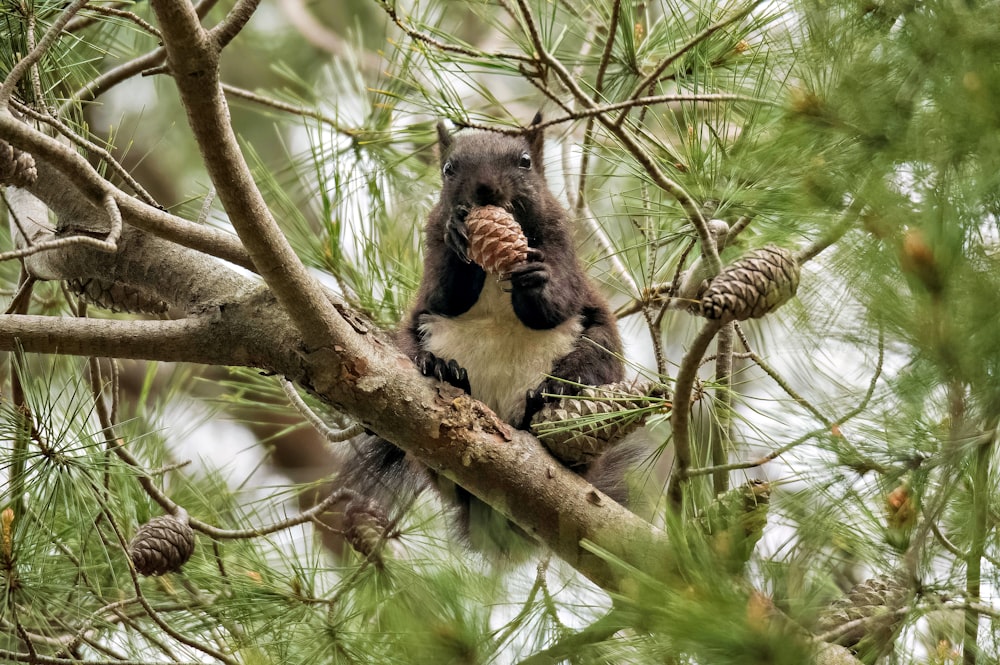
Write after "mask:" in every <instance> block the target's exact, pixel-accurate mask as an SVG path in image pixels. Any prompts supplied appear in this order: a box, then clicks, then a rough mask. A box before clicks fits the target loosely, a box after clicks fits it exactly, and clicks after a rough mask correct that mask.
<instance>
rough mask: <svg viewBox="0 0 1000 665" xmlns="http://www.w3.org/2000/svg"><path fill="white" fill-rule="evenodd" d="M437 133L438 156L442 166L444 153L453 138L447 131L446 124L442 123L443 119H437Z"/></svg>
mask: <svg viewBox="0 0 1000 665" xmlns="http://www.w3.org/2000/svg"><path fill="white" fill-rule="evenodd" d="M437 133H438V158H439V159H440V160H441V165H442V166H444V155H445V153H447V152H448V148H449V147H450V146H451V143H452V141H454V140H455V138H454V137H453V136H452V135H451V132H449V131H448V127H447V125H445V124H444V120H438V124H437Z"/></svg>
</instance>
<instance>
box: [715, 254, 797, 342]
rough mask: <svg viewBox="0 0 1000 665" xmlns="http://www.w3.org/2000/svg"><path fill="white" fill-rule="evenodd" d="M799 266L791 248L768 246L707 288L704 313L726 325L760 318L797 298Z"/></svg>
mask: <svg viewBox="0 0 1000 665" xmlns="http://www.w3.org/2000/svg"><path fill="white" fill-rule="evenodd" d="M799 272H800V269H799V265H798V262H797V261H796V260H795V257H794V256H792V253H791V252H789V251H788V250H787V249H784V248H782V247H778V246H776V245H767V246H766V247H762V248H760V249H758V250H754V251H753V252H750V253H749V254H747V255H746V256H744V257H742V258H740V259H739V260H737V261H735V262H734V263H731V264H730V265H728V266H726V267H725V268H723V269H722V272H720V273H719V274H718V275H716V277H715V279H713V280H712V281H711V282H710V283H709V284H708V286H707V288H706V289H705V292H704V295H703V296H702V299H701V312H702V314H703V315H704V316H705V317H706V318H709V319H720V320H722V321H723V322H726V323H728V322H729V321H733V320H736V321H745V320H747V319H757V318H760V317H762V316H764V315H765V314H767V313H768V312H772V311H774V310H776V309H778V307H780V306H781V305H783V304H784V303H786V302H787V301H789V300H791V299H792V297H793V296H794V295H795V291H796V289H798V286H799Z"/></svg>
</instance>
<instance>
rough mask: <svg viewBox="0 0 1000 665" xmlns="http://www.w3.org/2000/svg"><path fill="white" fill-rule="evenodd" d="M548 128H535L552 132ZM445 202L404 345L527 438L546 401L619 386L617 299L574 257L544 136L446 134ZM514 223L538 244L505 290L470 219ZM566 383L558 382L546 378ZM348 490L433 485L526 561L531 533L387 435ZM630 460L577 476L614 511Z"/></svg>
mask: <svg viewBox="0 0 1000 665" xmlns="http://www.w3.org/2000/svg"><path fill="white" fill-rule="evenodd" d="M540 120H541V118H540V116H536V118H535V121H534V122H533V123H532V125H535V124H537V123H538V122H540ZM438 138H439V149H440V159H441V173H442V179H443V184H442V190H441V196H440V200H439V201H438V203H437V205H436V206H435V207H434V209H433V210H432V211H431V213H430V216H429V218H428V221H427V225H426V229H425V230H426V237H425V246H424V273H423V279H422V281H421V284H420V288H419V290H418V292H417V297H416V302H415V304H414V306H413V309H412V310H411V311H410V313H409V315H408V316H407V317H406V319H405V320H404V321H403V325H402V327H401V329H400V330H399V332H398V335H397V342H398V344H399V346H400V348H401V349H402V350H403V352H404V353H406V355H408V356H409V357H410V358H412V359H413V360H414V362H415V363H416V364H417V366H418V368H419V369H420V371H421V372H422V373H423V374H424V375H426V376H430V377H435V378H437V379H439V380H442V381H447V382H449V383H451V384H452V385H454V386H456V387H459V388H461V389H463V390H465V391H467V392H469V393H470V394H471V395H472V396H473V397H476V398H477V399H480V400H482V401H484V402H485V403H486V404H487V405H488V406H490V407H491V408H492V409H493V410H494V411H496V412H497V413H498V415H500V417H501V418H504V419H505V420H507V421H508V422H509V423H510V424H512V425H515V426H518V427H526V426H527V423H528V422H529V421H530V419H531V416H532V415H533V414H534V413H535V412H536V411H537V410H538V409H540V408H541V406H542V405H543V403H544V400H545V399H546V398H544V397H542V393H550V394H569V393H573V392H575V389H574V386H573V385H571V384H568V383H565V382H562V381H560V380H559V379H566V380H568V381H572V382H575V383H580V384H588V385H599V384H605V383H612V382H614V381H620V380H621V379H622V378H623V375H624V369H623V365H622V361H621V340H620V338H619V335H618V330H617V327H616V324H615V319H614V317H613V315H612V313H611V311H610V309H609V307H608V304H607V302H606V301H605V300H604V298H603V297H602V296H601V295H600V294H599V293H598V292H597V291H596V290H595V289H594V287H593V286H592V285H591V283H590V281H589V280H588V278H587V276H586V274H585V273H584V271H583V268H582V267H581V265H580V263H579V261H578V259H577V256H576V252H575V250H574V246H573V238H572V232H571V225H570V221H569V219H568V216H567V213H566V211H565V210H564V209H563V208H562V206H561V205H560V204H559V203H558V201H557V200H556V199H555V197H554V196H553V195H552V193H551V192H550V191H549V189H548V186H547V184H546V181H545V177H544V173H543V169H542V164H543V155H542V147H543V139H544V137H543V132H542V130H541V129H537V128H534V127H529V129H528V130H527V131H526V132H525V133H524V135H523V136H507V135H503V134H499V133H494V132H484V131H464V132H460V133H458V134H457V135H455V136H453V135H452V134H450V133H449V132H448V131H447V129H445V127H444V126H443V125H440V124H439V126H438ZM484 205H495V206H500V207H503V208H505V209H507V210H508V211H509V212H511V213H512V214H513V216H514V218H515V219H516V220H517V222H518V223H519V224H520V225H521V228H522V230H523V232H524V234H525V236H526V237H527V240H528V245H529V253H528V257H527V260H526V261H524V262H522V263H521V264H519V265H517V266H515V267H514V268H513V269H512V270H511V272H510V274H509V275H504V276H503V278H504V279H503V281H502V282H497V281H496V280H495V279H494V278H493V277H488V276H487V274H486V273H485V272H484V271H483V269H482V268H480V267H479V266H478V265H476V264H474V263H472V262H470V261H469V259H468V232H467V228H466V225H465V217H466V215H467V213H468V212H469V210H470V209H471V208H473V207H476V206H484ZM546 375H548V376H551V377H555V378H547V376H546ZM354 443H355V445H354V452H355V454H354V455H353V456H352V458H351V459H349V460H348V462H347V463H346V465H345V468H344V470H343V472H342V478H343V482H344V483H345V484H347V485H349V486H351V487H354V488H356V489H358V490H359V491H361V492H363V493H365V494H368V495H371V496H373V497H374V498H377V499H379V500H382V501H383V502H386V503H389V504H390V505H395V506H405V505H406V503H407V502H408V499H409V498H411V497H413V496H414V495H415V493H416V492H418V491H419V490H420V489H422V488H423V487H425V486H426V485H427V484H429V482H428V481H433V482H434V484H436V485H437V487H438V489H439V490H441V493H442V496H443V498H445V499H446V500H449V501H452V502H454V503H455V504H456V505H457V507H458V509H459V524H460V528H461V530H462V531H463V532H464V533H465V535H466V537H467V539H468V541H469V542H470V544H471V545H472V546H473V547H475V548H476V549H482V550H492V551H494V552H496V551H497V550H499V552H500V553H503V554H507V555H516V553H518V552H521V551H524V550H525V548H524V546H525V545H526V544H528V539H527V537H526V536H525V534H523V532H522V531H520V529H518V528H517V527H516V526H514V525H512V524H510V523H509V522H508V521H507V520H506V519H504V518H502V517H501V516H499V514H498V513H496V512H494V511H493V510H492V509H491V508H489V506H486V505H485V504H483V503H482V502H481V501H479V499H477V498H476V497H474V496H472V495H471V494H470V493H469V492H467V491H466V490H464V489H463V488H461V487H458V486H454V485H453V484H451V483H447V482H444V479H442V478H438V477H436V474H432V473H431V472H429V470H427V469H426V468H425V467H423V466H422V465H420V464H419V463H417V462H414V461H412V460H410V459H409V458H408V457H407V456H406V454H405V453H404V452H403V451H402V450H400V449H399V448H397V447H396V446H394V445H393V444H391V443H389V442H387V441H385V440H383V439H380V438H378V437H375V436H368V437H363V438H362V439H360V440H356V441H355V442H354ZM630 460H631V458H630V456H629V454H628V453H624V452H617V451H615V450H612V451H611V452H609V453H607V454H606V455H605V456H604V457H603V458H601V459H599V460H598V461H597V462H595V463H594V464H592V465H591V467H592V468H589V469H577V471H578V472H580V473H582V474H584V475H585V476H586V477H587V478H588V479H590V480H591V482H593V483H594V484H595V485H597V486H598V487H599V488H600V489H602V490H603V491H605V492H606V493H608V494H609V495H611V496H612V497H613V498H615V499H617V500H620V501H624V500H626V499H627V496H626V492H625V489H624V482H623V478H624V473H625V470H626V469H625V467H626V466H627V464H628V462H629V461H630Z"/></svg>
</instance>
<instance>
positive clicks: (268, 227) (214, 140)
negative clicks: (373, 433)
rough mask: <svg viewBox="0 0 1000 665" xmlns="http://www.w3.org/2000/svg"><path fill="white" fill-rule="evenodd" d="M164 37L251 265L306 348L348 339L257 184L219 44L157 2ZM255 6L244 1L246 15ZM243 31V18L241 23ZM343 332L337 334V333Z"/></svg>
mask: <svg viewBox="0 0 1000 665" xmlns="http://www.w3.org/2000/svg"><path fill="white" fill-rule="evenodd" d="M151 5H152V7H153V11H154V12H155V13H156V16H157V18H158V19H159V22H160V28H161V30H162V31H163V41H164V46H165V47H166V49H167V63H168V64H169V66H170V70H171V73H172V74H173V76H174V81H175V82H176V84H177V89H178V91H179V92H180V95H181V103H182V104H183V105H184V108H185V110H186V111H187V116H188V124H189V126H190V127H191V130H192V132H193V134H194V137H195V140H196V141H197V143H198V147H199V150H200V152H201V155H202V158H203V160H204V163H205V167H206V169H207V171H208V174H209V177H211V179H212V182H213V184H214V185H215V188H216V191H217V192H218V195H219V199H220V200H221V201H222V204H223V207H224V208H225V209H226V212H227V213H228V214H229V219H230V222H231V223H232V225H233V227H234V228H235V229H236V232H237V234H238V235H239V237H240V240H241V241H242V242H243V246H244V247H245V248H246V250H247V252H248V253H249V254H250V258H251V260H252V261H253V264H254V266H255V267H256V268H257V271H258V272H259V273H260V275H261V277H263V278H264V281H265V282H266V283H267V285H268V287H269V288H270V289H271V291H272V292H273V293H274V295H275V296H276V297H277V298H278V301H279V302H280V303H281V304H282V306H283V307H284V308H285V311H287V312H288V313H289V315H290V316H291V317H292V319H293V321H295V324H296V326H297V327H298V328H299V330H301V332H302V335H303V338H304V341H305V343H306V345H307V346H308V347H309V348H312V349H318V348H322V347H323V346H325V345H326V344H327V343H328V342H329V340H330V339H331V338H336V337H343V336H344V332H345V331H346V330H347V329H348V328H349V326H348V324H347V322H346V321H344V320H343V319H342V318H341V317H340V316H338V314H337V313H336V311H335V310H334V309H333V307H332V306H331V303H330V301H329V299H328V298H327V296H326V294H325V293H324V292H323V290H322V289H321V288H320V286H319V284H318V283H317V282H316V280H315V279H314V278H313V277H312V276H311V275H310V274H309V273H308V272H307V271H306V269H305V266H303V265H302V262H301V261H300V260H299V259H298V257H297V256H296V255H295V253H294V252H293V251H292V247H291V245H290V244H289V243H288V240H287V239H286V238H285V236H284V235H283V234H282V233H281V230H280V229H279V227H278V224H277V222H276V221H275V220H274V218H273V217H272V216H271V213H270V211H269V210H268V208H267V205H266V203H265V202H264V198H263V196H262V195H261V193H260V190H259V189H258V188H257V186H256V184H255V183H254V180H253V176H252V174H251V173H250V168H249V166H248V165H247V163H246V160H245V159H244V157H243V154H242V152H241V151H240V148H239V144H238V142H237V140H236V135H235V133H234V132H233V129H232V127H231V126H230V124H229V109H228V106H227V104H226V99H225V94H224V93H223V91H222V86H221V83H220V80H219V57H220V54H221V46H220V44H219V43H218V42H217V40H215V39H213V38H212V34H211V33H209V32H208V31H206V30H204V29H203V28H202V26H201V23H200V21H199V19H198V16H197V14H196V13H195V12H194V10H193V8H192V7H191V6H190V5H187V4H186V3H177V2H173V1H172V0H152V2H151ZM252 6H253V3H252V2H250V3H245V2H244V3H240V4H239V6H238V9H240V10H241V11H246V10H247V9H249V8H250V7H252ZM233 20H234V25H239V24H240V21H241V20H242V19H241V18H239V17H238V18H236V19H233ZM338 333H339V334H338Z"/></svg>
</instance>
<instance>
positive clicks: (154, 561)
mask: <svg viewBox="0 0 1000 665" xmlns="http://www.w3.org/2000/svg"><path fill="white" fill-rule="evenodd" d="M193 552H194V531H192V530H191V527H190V525H188V520H187V515H186V514H183V515H181V516H179V517H175V516H174V515H161V516H159V517H154V518H153V519H151V520H149V521H148V522H146V523H145V524H143V525H142V526H140V527H139V530H138V531H137V532H136V534H135V538H133V539H132V542H131V543H129V546H128V555H129V557H130V558H131V559H132V563H133V564H135V569H136V571H137V572H139V573H140V574H142V575H163V574H164V573H172V572H174V571H176V570H178V569H179V568H180V567H181V566H183V565H184V564H185V563H187V560H188V559H190V558H191V554H192V553H193Z"/></svg>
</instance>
